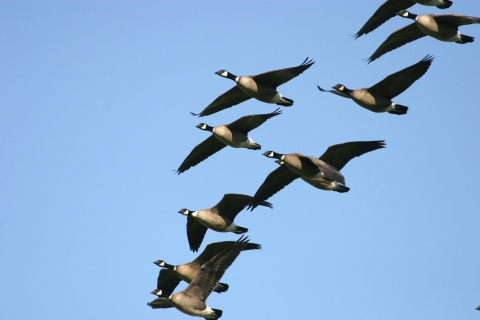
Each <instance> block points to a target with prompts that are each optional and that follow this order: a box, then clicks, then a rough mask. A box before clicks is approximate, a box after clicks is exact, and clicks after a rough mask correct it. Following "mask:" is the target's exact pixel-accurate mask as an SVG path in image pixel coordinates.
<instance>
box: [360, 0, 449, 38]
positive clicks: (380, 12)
mask: <svg viewBox="0 0 480 320" xmlns="http://www.w3.org/2000/svg"><path fill="white" fill-rule="evenodd" d="M415 3H418V4H421V5H424V6H435V7H437V8H439V9H447V8H450V6H451V5H452V4H453V2H452V1H449V0H387V1H385V2H384V3H383V4H382V5H381V6H380V7H379V8H378V9H377V11H375V13H374V14H373V15H372V16H371V17H370V19H368V21H367V22H366V23H365V24H364V25H363V27H362V28H361V29H360V30H358V32H357V33H356V34H355V36H354V37H355V39H357V38H359V37H361V36H362V35H364V34H367V33H370V32H372V31H373V30H375V29H377V28H378V27H380V26H381V25H382V24H384V23H385V22H387V20H389V19H391V18H393V17H395V15H396V14H397V12H398V11H400V10H402V9H408V8H410V7H411V6H413V5H414V4H415Z"/></svg>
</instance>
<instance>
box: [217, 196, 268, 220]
mask: <svg viewBox="0 0 480 320" xmlns="http://www.w3.org/2000/svg"><path fill="white" fill-rule="evenodd" d="M252 199H253V197H251V196H247V195H245V194H238V193H227V194H225V195H224V196H223V198H222V200H220V202H219V203H218V204H217V205H216V206H215V208H217V210H218V214H219V215H221V216H223V217H225V218H227V219H229V220H230V221H233V220H234V219H235V217H236V216H237V214H238V213H240V211H242V210H243V209H244V208H245V207H246V206H247V205H248V204H249V203H250V201H252ZM259 205H262V206H266V207H269V208H271V207H272V204H271V203H269V202H266V201H262V202H260V203H259Z"/></svg>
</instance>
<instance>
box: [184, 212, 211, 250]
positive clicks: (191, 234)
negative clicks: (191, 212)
mask: <svg viewBox="0 0 480 320" xmlns="http://www.w3.org/2000/svg"><path fill="white" fill-rule="evenodd" d="M207 230H208V229H207V227H205V226H204V225H203V224H201V223H200V222H198V221H197V220H196V219H195V218H193V217H190V216H188V217H187V238H188V244H189V245H190V250H192V251H193V252H196V251H198V248H200V246H201V245H202V242H203V238H205V234H206V233H207Z"/></svg>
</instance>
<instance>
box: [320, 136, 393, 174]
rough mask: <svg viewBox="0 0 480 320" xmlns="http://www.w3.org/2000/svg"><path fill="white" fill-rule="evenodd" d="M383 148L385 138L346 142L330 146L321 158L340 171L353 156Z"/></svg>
mask: <svg viewBox="0 0 480 320" xmlns="http://www.w3.org/2000/svg"><path fill="white" fill-rule="evenodd" d="M381 148H385V142H384V141H383V140H378V141H354V142H345V143H341V144H335V145H333V146H330V147H328V149H327V151H325V152H324V153H323V154H322V156H321V157H320V158H319V159H320V160H322V161H323V162H326V163H328V164H329V165H332V166H334V167H335V168H337V170H339V171H340V170H342V168H343V167H344V166H345V165H346V164H347V163H348V162H349V161H350V160H352V159H353V158H355V157H358V156H361V155H362V154H364V153H367V152H370V151H373V150H377V149H381Z"/></svg>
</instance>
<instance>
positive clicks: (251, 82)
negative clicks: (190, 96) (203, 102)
mask: <svg viewBox="0 0 480 320" xmlns="http://www.w3.org/2000/svg"><path fill="white" fill-rule="evenodd" d="M307 60H308V58H307V59H305V61H303V62H302V64H301V65H299V66H296V67H291V68H285V69H279V70H273V71H268V72H265V73H261V74H257V75H254V76H239V77H237V76H236V75H233V74H232V73H230V72H228V71H226V70H220V71H217V72H215V74H218V75H219V76H221V77H224V78H228V79H231V80H233V81H235V83H236V84H237V85H236V86H235V87H233V88H231V89H230V90H228V91H227V92H225V93H223V94H222V95H220V96H219V97H218V98H217V99H215V100H214V101H213V102H212V103H210V104H209V105H208V106H207V107H206V108H205V109H204V110H203V111H202V112H200V113H193V112H191V113H192V114H193V115H194V116H199V117H203V116H208V115H210V114H214V113H216V112H218V111H221V110H224V109H227V108H230V107H233V106H235V105H237V104H239V103H242V102H244V101H247V100H248V99H250V98H255V99H257V100H260V101H262V102H266V103H276V104H278V105H281V106H285V107H289V106H291V105H293V100H292V99H288V98H285V97H284V96H282V95H281V94H280V93H279V92H277V87H278V86H279V85H281V84H284V83H285V82H288V81H290V80H292V79H293V78H295V77H296V76H298V75H299V74H301V73H302V72H304V71H305V70H307V69H308V68H310V66H311V65H312V64H314V61H312V60H308V61H307Z"/></svg>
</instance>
